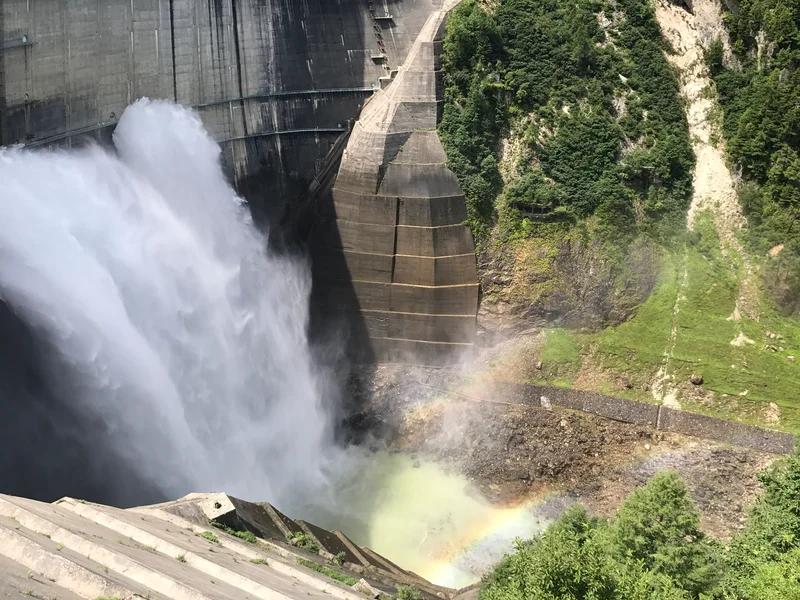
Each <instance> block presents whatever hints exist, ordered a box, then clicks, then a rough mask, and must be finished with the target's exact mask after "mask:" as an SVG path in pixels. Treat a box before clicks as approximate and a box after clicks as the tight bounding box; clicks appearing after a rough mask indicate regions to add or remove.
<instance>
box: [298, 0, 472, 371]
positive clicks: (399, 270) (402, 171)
mask: <svg viewBox="0 0 800 600" xmlns="http://www.w3.org/2000/svg"><path fill="white" fill-rule="evenodd" d="M450 4H453V5H454V4H457V3H456V2H451V3H450ZM448 8H449V5H447V6H444V7H443V9H442V10H438V11H434V12H433V13H432V14H431V16H430V17H429V18H428V20H427V22H426V23H425V25H424V26H423V28H422V31H421V32H420V34H419V37H418V38H417V40H416V41H415V42H414V44H413V46H412V47H411V50H410V52H409V54H408V57H407V58H406V61H405V63H404V64H403V65H402V66H401V67H400V69H399V70H398V72H397V74H396V75H395V76H394V79H393V81H392V82H391V83H390V84H388V85H387V86H386V88H385V89H382V90H381V91H379V92H378V93H377V94H376V95H375V96H374V97H373V98H372V99H371V100H370V102H369V103H368V104H367V105H366V106H365V107H364V109H363V111H362V113H361V116H360V118H359V120H358V121H357V122H356V124H355V126H354V127H353V130H352V133H351V134H350V139H349V142H348V144H347V148H346V149H345V151H344V154H343V157H342V160H341V165H340V168H339V172H338V175H337V177H336V181H335V183H334V185H333V187H332V189H331V191H330V193H329V194H327V195H326V196H325V197H324V198H322V199H321V201H320V202H319V206H318V215H317V221H316V223H315V225H314V228H313V230H312V233H311V235H310V243H311V246H312V256H313V258H314V275H315V282H316V283H317V287H318V289H317V290H316V293H317V294H318V296H317V298H316V304H317V305H318V306H319V307H320V310H321V311H323V312H324V313H326V316H327V317H328V318H331V317H335V316H338V317H340V318H342V319H343V320H344V321H345V322H347V323H350V327H349V329H348V332H349V336H350V340H349V341H350V345H351V347H354V348H355V350H356V352H355V353H356V356H357V358H359V359H360V360H366V361H370V360H374V361H377V362H403V363H413V364H425V365H443V364H448V363H453V362H456V361H458V360H459V358H460V357H461V356H463V355H464V353H465V352H468V351H469V350H471V348H472V344H473V341H474V337H475V327H476V321H475V315H476V312H477V306H478V283H477V271H476V263H475V246H474V242H473V239H472V233H471V231H470V230H469V228H468V227H467V226H466V225H465V224H464V222H465V220H466V218H467V214H466V206H465V202H464V195H463V192H462V191H461V188H460V186H459V183H458V180H457V179H456V177H455V175H454V174H453V172H452V171H450V169H448V168H447V165H446V157H445V153H444V149H443V148H442V144H441V142H440V140H439V137H438V135H437V133H436V126H437V125H438V122H439V119H440V114H441V105H442V102H443V100H444V94H443V89H442V81H441V73H440V72H439V64H440V60H439V56H440V52H441V45H442V41H441V40H442V34H443V32H444V21H445V16H446V9H448Z"/></svg>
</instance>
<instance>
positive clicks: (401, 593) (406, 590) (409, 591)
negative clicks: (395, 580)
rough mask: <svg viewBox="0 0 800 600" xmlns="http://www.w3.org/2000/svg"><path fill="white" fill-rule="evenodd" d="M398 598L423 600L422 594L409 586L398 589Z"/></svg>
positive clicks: (402, 599)
mask: <svg viewBox="0 0 800 600" xmlns="http://www.w3.org/2000/svg"><path fill="white" fill-rule="evenodd" d="M397 597H398V598H399V599H400V600H422V594H421V593H420V591H419V590H418V589H416V588H413V587H411V586H408V585H401V586H398V587H397Z"/></svg>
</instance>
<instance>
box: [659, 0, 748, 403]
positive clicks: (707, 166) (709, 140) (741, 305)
mask: <svg viewBox="0 0 800 600" xmlns="http://www.w3.org/2000/svg"><path fill="white" fill-rule="evenodd" d="M655 8H656V18H657V19H658V22H659V24H660V25H661V31H662V33H663V35H664V37H665V38H666V39H667V41H669V43H670V44H671V46H672V48H673V49H674V53H673V54H668V55H667V59H668V60H669V62H670V63H672V64H673V65H674V66H675V67H676V68H677V69H678V72H679V78H680V86H681V93H682V95H683V96H684V99H685V101H686V116H687V119H688V121H689V134H690V136H691V138H692V146H693V148H694V152H695V156H696V157H697V166H696V169H695V173H694V181H693V184H694V193H693V195H692V203H691V205H690V207H689V212H688V214H687V219H686V226H687V227H688V228H689V229H690V230H691V229H693V227H694V221H695V218H696V216H697V213H698V212H700V211H703V210H710V211H711V212H712V213H713V215H714V223H715V225H716V228H717V232H718V233H719V236H720V246H721V250H722V254H723V256H725V257H727V258H729V260H730V261H731V263H732V265H733V267H734V268H737V265H736V262H734V261H737V262H738V261H741V272H742V277H741V283H740V287H739V295H738V297H737V299H736V306H735V308H734V310H733V313H732V314H731V316H730V317H729V319H730V320H733V321H739V320H740V319H741V317H742V316H745V317H748V318H750V319H753V320H758V288H757V286H756V282H755V278H754V276H753V269H752V265H751V263H750V260H749V258H748V256H747V252H746V251H745V248H744V247H743V246H742V244H741V242H740V241H739V239H738V237H737V232H738V231H739V230H740V229H742V228H743V227H745V226H746V221H745V218H744V216H743V215H742V210H741V207H740V206H739V201H738V198H737V195H736V188H735V184H734V179H733V177H732V175H731V172H730V171H729V170H728V167H727V165H726V164H725V154H724V142H723V140H722V131H721V125H720V123H719V120H720V117H719V116H715V115H720V112H719V107H718V106H717V104H716V100H715V98H714V96H715V95H716V94H715V93H710V92H711V90H713V87H712V85H713V84H712V80H711V75H710V73H709V72H708V69H707V67H706V65H705V61H704V58H703V46H704V45H708V43H709V42H711V40H713V39H714V38H716V37H717V36H720V37H721V38H722V40H723V43H724V44H725V47H726V54H727V55H728V57H730V51H729V50H728V47H729V43H728V37H727V33H726V31H725V27H724V25H723V22H722V8H721V5H720V3H719V0H694V2H693V3H692V12H691V13H690V12H688V11H687V10H686V9H684V8H682V7H680V6H677V5H675V4H671V3H670V2H667V1H665V0H657V1H656V2H655ZM729 250H733V251H734V252H733V253H730V252H729ZM684 269H685V267H684ZM687 275H688V274H687V273H686V272H685V271H684V274H683V277H682V278H681V282H680V285H679V289H678V296H677V298H676V300H675V306H674V308H673V319H672V321H673V324H672V332H671V334H670V340H669V344H668V347H667V348H666V350H665V352H664V357H665V358H664V364H663V366H662V368H661V370H660V371H659V373H658V376H657V378H656V381H655V382H654V384H653V394H654V395H655V396H656V398H659V399H661V400H662V402H664V404H666V405H670V406H673V407H676V406H677V405H678V403H677V400H676V393H675V386H674V385H673V383H672V381H671V378H670V374H669V363H670V359H671V357H672V354H673V351H674V347H675V341H676V338H677V326H678V324H677V314H678V312H679V310H680V303H681V300H682V298H683V293H684V290H685V287H686V284H687V281H688V277H687ZM735 339H738V338H735Z"/></svg>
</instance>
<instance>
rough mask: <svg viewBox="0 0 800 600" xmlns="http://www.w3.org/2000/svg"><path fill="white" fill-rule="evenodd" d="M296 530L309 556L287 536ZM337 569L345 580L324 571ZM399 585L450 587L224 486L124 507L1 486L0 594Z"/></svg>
mask: <svg viewBox="0 0 800 600" xmlns="http://www.w3.org/2000/svg"><path fill="white" fill-rule="evenodd" d="M212 522H213V523H214V525H211V523H212ZM287 527H288V529H287V533H284V529H286V528H287ZM226 528H228V529H226ZM226 531H227V532H226ZM303 531H306V532H310V533H311V535H312V536H313V539H314V541H315V543H316V544H317V545H318V548H319V552H318V553H317V552H312V551H308V550H306V549H303V548H301V547H297V546H295V545H292V544H291V543H290V542H289V541H287V538H291V537H292V536H293V535H296V534H297V533H300V532H303ZM241 532H251V533H253V534H254V535H255V536H257V537H256V538H251V543H248V542H247V541H245V540H243V539H242V538H241V537H240V536H237V535H235V534H237V533H241ZM332 557H337V560H336V561H332V560H329V559H330V558H332ZM342 557H344V559H343V560H342ZM367 557H369V558H367ZM339 563H341V564H339ZM318 569H323V570H324V571H327V573H326V572H323V571H320V570H318ZM334 572H335V573H337V574H338V575H341V576H344V577H345V578H347V581H346V582H342V581H340V580H339V579H336V578H334V577H331V576H330V573H334ZM350 581H352V582H356V583H354V584H353V585H348V583H347V582H350ZM400 586H411V587H414V588H415V589H417V590H418V591H419V592H420V594H421V595H422V596H423V597H424V598H426V600H434V599H437V598H452V597H454V596H456V594H457V592H456V591H455V590H451V589H448V588H443V587H439V586H435V585H433V584H431V583H430V582H428V581H426V580H424V579H422V578H421V577H419V576H417V575H414V574H413V573H410V572H408V571H405V570H403V569H402V568H400V567H398V566H396V565H394V564H393V563H391V562H390V561H388V560H387V559H385V558H383V557H382V556H380V555H378V554H377V553H375V552H374V551H372V550H370V549H368V548H359V547H358V546H357V545H356V544H355V543H354V542H352V541H351V540H349V538H347V537H346V536H344V535H343V534H341V533H340V532H330V531H327V530H325V529H322V528H321V527H317V526H315V525H312V524H310V523H304V522H303V521H293V520H292V519H290V518H289V517H287V516H285V515H283V514H282V513H279V511H277V509H275V508H274V507H272V506H271V505H269V504H255V503H251V502H245V501H243V500H239V499H238V498H233V497H231V496H227V495H225V494H190V495H188V496H186V497H184V498H181V499H180V500H177V501H175V502H168V503H165V504H159V505H154V506H146V507H141V508H134V509H128V510H121V509H117V508H111V507H108V506H102V505H98V504H92V503H89V502H84V501H82V500H75V499H72V498H63V499H61V500H59V501H58V502H55V503H54V504H45V503H42V502H36V501H34V500H26V499H24V498H16V497H13V496H4V495H0V596H3V597H12V598H14V597H20V598H22V597H24V596H32V597H36V598H47V599H48V600H49V599H56V600H77V599H79V598H82V599H85V600H95V599H97V598H133V597H139V598H150V599H153V600H167V599H171V600H247V599H250V600H253V599H260V600H289V599H294V598H319V599H320V600H322V599H323V598H337V599H338V600H365V599H366V598H376V597H379V596H381V595H385V596H386V597H393V596H394V595H395V594H396V593H397V590H398V588H399V587H400Z"/></svg>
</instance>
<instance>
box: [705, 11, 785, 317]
mask: <svg viewBox="0 0 800 600" xmlns="http://www.w3.org/2000/svg"><path fill="white" fill-rule="evenodd" d="M725 23H726V26H727V29H728V32H729V34H730V41H731V49H732V55H731V56H726V52H725V48H724V45H723V42H722V40H721V39H717V40H715V42H714V43H712V44H711V45H710V47H709V49H708V51H707V53H706V59H707V62H708V65H709V68H710V70H711V73H712V75H713V77H714V81H715V83H716V88H717V93H718V97H719V100H720V104H721V105H722V109H723V115H724V121H723V123H724V125H723V132H724V135H725V139H726V140H727V148H726V149H727V155H728V159H729V161H730V164H731V166H732V167H733V169H734V170H735V171H737V172H738V173H740V174H741V178H742V181H741V182H740V185H739V201H740V204H741V205H742V208H743V210H744V211H745V214H746V216H747V218H748V222H749V228H748V233H747V242H748V244H749V247H750V248H751V250H752V252H753V254H754V255H757V256H762V257H766V256H768V253H769V254H771V258H770V259H769V260H766V261H765V264H764V273H763V277H762V279H763V281H764V283H765V284H766V285H767V287H768V288H769V289H770V291H771V292H772V295H773V297H774V298H776V299H777V300H778V303H779V304H780V306H781V307H782V308H783V309H784V310H785V311H786V312H787V313H793V314H797V313H798V312H800V222H798V220H799V219H800V155H799V154H798V152H800V71H798V64H800V1H798V0H741V2H740V3H739V10H738V12H736V13H733V12H727V13H726V14H725ZM770 250H771V251H772V252H771V253H770Z"/></svg>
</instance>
